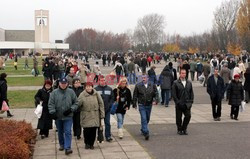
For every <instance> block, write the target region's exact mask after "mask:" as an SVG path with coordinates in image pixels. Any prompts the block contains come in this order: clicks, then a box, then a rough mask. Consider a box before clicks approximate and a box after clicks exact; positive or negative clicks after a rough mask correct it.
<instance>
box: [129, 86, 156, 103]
mask: <svg viewBox="0 0 250 159" xmlns="http://www.w3.org/2000/svg"><path fill="white" fill-rule="evenodd" d="M157 97H158V91H157V88H156V85H154V84H152V83H150V82H148V86H147V88H146V87H145V85H144V83H143V82H140V83H138V84H136V85H135V89H134V94H133V106H134V107H135V106H136V105H137V101H138V103H139V104H143V105H147V106H148V105H152V103H153V99H154V98H157ZM157 100H158V99H156V101H157Z"/></svg>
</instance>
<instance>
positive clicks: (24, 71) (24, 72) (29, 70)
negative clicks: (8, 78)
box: [0, 66, 42, 75]
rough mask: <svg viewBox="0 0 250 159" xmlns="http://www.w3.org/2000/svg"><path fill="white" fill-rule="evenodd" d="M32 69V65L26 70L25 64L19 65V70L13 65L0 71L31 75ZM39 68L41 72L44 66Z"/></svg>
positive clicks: (8, 73) (9, 73) (10, 73)
mask: <svg viewBox="0 0 250 159" xmlns="http://www.w3.org/2000/svg"><path fill="white" fill-rule="evenodd" d="M31 69H32V68H31V67H30V68H29V69H27V70H24V69H23V66H22V67H21V66H20V67H19V66H17V70H15V68H14V66H13V67H5V69H4V70H0V73H3V72H5V73H7V75H31ZM38 69H39V72H40V73H41V71H42V67H41V66H40V67H38Z"/></svg>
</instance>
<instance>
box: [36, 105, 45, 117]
mask: <svg viewBox="0 0 250 159" xmlns="http://www.w3.org/2000/svg"><path fill="white" fill-rule="evenodd" d="M42 112H43V106H42V104H41V103H40V104H38V105H37V107H36V109H35V111H34V113H35V114H36V116H37V118H41V116H42Z"/></svg>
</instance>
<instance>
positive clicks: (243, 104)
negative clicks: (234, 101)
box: [240, 101, 246, 112]
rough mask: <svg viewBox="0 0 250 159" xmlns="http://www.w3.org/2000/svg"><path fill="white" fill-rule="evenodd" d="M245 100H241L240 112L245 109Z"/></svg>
mask: <svg viewBox="0 0 250 159" xmlns="http://www.w3.org/2000/svg"><path fill="white" fill-rule="evenodd" d="M245 106H246V102H244V101H242V102H241V105H240V112H243V111H244V110H245V109H246V107H245Z"/></svg>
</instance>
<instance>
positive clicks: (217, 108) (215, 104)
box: [212, 98, 221, 119]
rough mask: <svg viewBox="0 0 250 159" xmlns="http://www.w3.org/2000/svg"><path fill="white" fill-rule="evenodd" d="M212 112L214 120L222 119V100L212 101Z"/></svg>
mask: <svg viewBox="0 0 250 159" xmlns="http://www.w3.org/2000/svg"><path fill="white" fill-rule="evenodd" d="M212 112H213V117H214V119H215V118H219V117H221V100H220V101H218V100H217V98H214V99H212Z"/></svg>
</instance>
